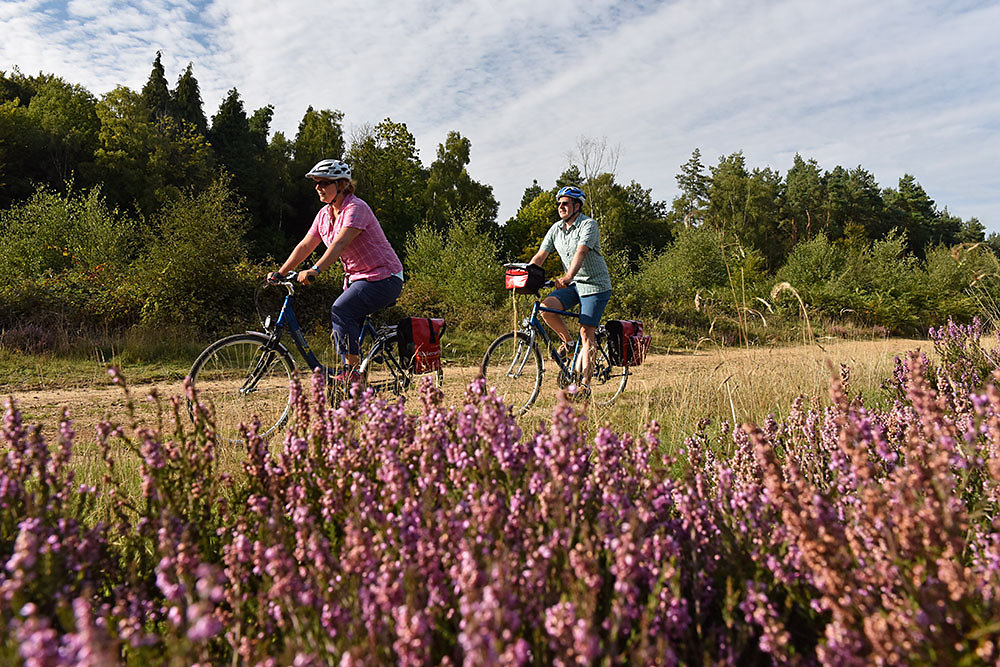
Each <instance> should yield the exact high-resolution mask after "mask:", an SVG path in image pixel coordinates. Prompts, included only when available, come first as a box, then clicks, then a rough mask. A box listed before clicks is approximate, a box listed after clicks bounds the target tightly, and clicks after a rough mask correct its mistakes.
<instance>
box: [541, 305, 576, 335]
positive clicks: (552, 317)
mask: <svg viewBox="0 0 1000 667" xmlns="http://www.w3.org/2000/svg"><path fill="white" fill-rule="evenodd" d="M542 305H543V306H545V307H546V308H555V309H556V310H565V308H563V305H562V301H560V300H559V299H557V298H555V297H554V296H547V297H545V300H544V301H542ZM541 316H542V321H544V322H545V323H546V324H548V325H549V326H550V327H552V330H553V331H555V332H556V335H557V336H559V340H561V341H562V342H564V343H568V342H570V341H571V340H572V337H571V336H570V335H569V329H567V328H566V323H565V322H563V319H562V317H560V316H559V315H556V314H555V313H541Z"/></svg>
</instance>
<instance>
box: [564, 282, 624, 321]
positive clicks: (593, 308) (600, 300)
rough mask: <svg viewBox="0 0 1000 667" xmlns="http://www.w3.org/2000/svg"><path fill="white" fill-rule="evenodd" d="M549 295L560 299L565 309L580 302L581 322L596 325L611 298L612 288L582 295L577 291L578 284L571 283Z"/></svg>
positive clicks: (569, 308)
mask: <svg viewBox="0 0 1000 667" xmlns="http://www.w3.org/2000/svg"><path fill="white" fill-rule="evenodd" d="M549 296H554V297H555V298H557V299H559V303H561V304H562V309H563V310H572V309H573V308H574V307H575V306H576V305H577V304H580V324H586V325H587V326H590V327H596V326H597V325H598V324H600V323H601V317H602V316H603V315H604V309H605V308H607V306H608V301H610V300H611V290H605V291H604V292H598V293H597V294H588V295H587V296H585V297H581V296H580V295H579V293H577V291H576V285H570V286H569V287H563V288H562V289H557V290H554V291H552V292H550V293H549Z"/></svg>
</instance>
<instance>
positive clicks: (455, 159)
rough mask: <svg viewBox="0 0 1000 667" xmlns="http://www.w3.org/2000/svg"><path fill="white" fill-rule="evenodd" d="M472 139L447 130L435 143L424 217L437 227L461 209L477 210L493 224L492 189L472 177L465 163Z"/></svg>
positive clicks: (468, 155) (442, 225) (445, 222)
mask: <svg viewBox="0 0 1000 667" xmlns="http://www.w3.org/2000/svg"><path fill="white" fill-rule="evenodd" d="M471 151H472V142H471V141H469V140H468V139H466V138H465V137H463V136H462V135H461V134H459V133H458V132H455V131H452V132H449V133H448V137H447V139H445V142H444V143H443V144H439V145H438V150H437V159H436V160H434V162H432V163H431V167H430V170H429V171H428V173H427V190H426V193H425V197H426V209H427V213H426V220H427V221H428V222H430V224H431V225H433V226H435V227H437V228H438V229H442V228H444V226H445V225H446V224H447V221H448V220H449V219H450V218H452V217H455V216H456V214H458V212H459V211H461V210H472V209H475V210H477V211H479V214H480V216H481V217H482V218H484V219H486V220H488V221H489V222H490V223H493V222H494V221H495V220H496V216H497V210H498V209H499V208H500V205H499V204H498V203H497V200H496V199H495V198H494V197H493V188H492V187H490V186H488V185H483V184H482V183H479V182H477V181H474V180H472V177H471V176H469V172H468V171H467V170H466V166H467V165H468V164H469V159H470V155H471Z"/></svg>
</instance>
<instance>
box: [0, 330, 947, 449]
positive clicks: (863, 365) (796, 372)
mask: <svg viewBox="0 0 1000 667" xmlns="http://www.w3.org/2000/svg"><path fill="white" fill-rule="evenodd" d="M929 347H930V345H929V343H928V342H927V341H917V340H906V339H887V340H882V339H880V340H870V341H819V342H818V343H816V344H811V345H799V346H793V347H780V348H750V349H740V348H726V349H703V350H698V351H695V352H693V353H690V352H689V353H679V354H650V355H649V357H648V358H647V360H646V363H644V364H643V365H642V366H641V367H639V368H636V369H635V370H634V375H633V376H632V378H631V380H630V382H629V386H628V389H627V390H626V396H628V395H629V394H632V395H636V394H641V395H642V396H645V397H647V398H646V401H645V408H644V412H645V413H646V414H644V417H652V418H659V416H658V415H656V414H648V413H649V409H650V408H649V406H650V405H651V404H652V405H653V406H654V410H655V406H657V405H659V404H661V403H663V402H664V401H666V400H669V401H672V402H674V403H676V402H677V400H678V398H677V397H680V396H684V397H688V399H689V400H692V401H701V402H702V403H710V402H712V401H715V400H718V402H719V403H720V404H721V405H725V406H731V407H732V409H734V410H736V409H737V408H738V407H739V404H740V400H741V395H740V392H741V391H742V392H743V394H742V395H743V397H746V395H747V393H748V387H750V386H751V385H752V386H753V387H754V392H755V393H756V394H759V393H762V392H764V393H766V392H767V391H769V390H771V389H774V390H775V391H777V390H779V389H782V388H785V389H789V388H791V389H794V390H795V391H796V392H797V393H806V394H808V393H810V392H812V391H817V392H823V391H824V386H826V385H828V383H829V377H830V371H829V368H830V364H833V365H834V367H837V366H838V365H839V364H845V365H847V366H849V367H851V368H852V369H861V370H860V371H859V372H862V373H868V374H871V375H873V377H874V379H875V380H876V382H877V381H878V379H879V378H885V377H888V375H889V374H890V373H891V368H892V360H893V357H894V356H895V355H897V354H902V353H904V352H906V351H908V350H914V349H917V348H922V349H927V348H929ZM123 370H124V373H125V376H126V377H127V375H128V369H127V368H126V369H123ZM477 370H478V369H477V368H476V367H472V366H469V367H456V366H446V368H445V386H444V389H445V394H446V396H447V400H451V401H455V402H459V401H461V400H462V396H463V394H464V391H465V387H466V386H467V384H468V383H469V382H470V381H471V380H472V379H473V378H474V377H475V376H476V373H477ZM552 376H553V373H552V372H551V371H549V372H547V373H546V379H545V384H544V385H543V388H542V392H543V394H542V400H540V401H539V407H538V408H536V411H541V412H547V411H548V409H550V408H549V406H551V396H552V395H554V394H555V392H556V388H555V382H554V380H553V379H552ZM154 388H155V390H156V391H157V392H158V393H159V395H160V396H163V397H168V396H171V395H178V394H181V392H182V387H181V383H180V382H175V383H167V384H163V383H161V384H140V385H135V386H132V387H130V392H131V395H132V397H133V399H134V403H135V405H136V409H137V412H138V414H139V416H140V417H141V418H151V417H152V416H153V415H154V414H155V413H154V405H155V404H154V403H153V402H151V401H148V400H145V398H146V397H147V396H148V395H149V393H150V391H152V390H153V389H154ZM4 393H5V394H6V395H10V394H11V393H12V394H13V396H14V398H15V401H16V403H17V405H18V408H19V409H20V410H21V413H22V415H23V417H24V420H25V421H26V422H28V423H30V424H42V425H43V427H44V430H45V431H46V432H47V433H53V432H54V431H55V428H57V426H58V423H59V420H60V416H61V414H62V411H63V410H64V409H65V410H68V412H69V415H70V418H71V419H72V420H73V422H74V427H75V430H76V431H77V433H78V434H80V435H85V434H86V435H90V434H92V433H93V427H94V425H95V424H96V423H97V422H98V421H99V420H101V419H102V418H110V419H112V420H113V421H117V422H125V423H127V421H128V417H127V411H126V397H125V394H124V392H123V390H122V389H121V388H119V387H115V386H112V385H110V384H107V385H105V386H94V387H90V388H74V389H44V390H32V389H28V390H24V391H19V390H17V389H16V388H15V389H14V390H13V392H11V390H9V389H8V390H6V391H5V392H4ZM659 395H662V396H666V397H668V398H667V399H664V401H657V400H649V397H650V396H659ZM776 395H780V391H777V393H776ZM4 402H6V396H4ZM546 404H548V405H546ZM635 406H636V401H635V400H634V398H633V400H631V401H630V400H620V401H619V402H618V403H616V404H615V405H614V406H612V407H611V408H607V409H608V410H621V411H627V410H636V407H635ZM728 411H729V407H726V409H725V412H728ZM541 412H540V414H541ZM736 416H739V415H736Z"/></svg>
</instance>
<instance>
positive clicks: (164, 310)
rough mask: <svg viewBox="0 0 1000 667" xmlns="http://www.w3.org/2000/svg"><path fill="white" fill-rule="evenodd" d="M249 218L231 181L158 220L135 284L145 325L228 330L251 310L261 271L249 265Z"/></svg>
mask: <svg viewBox="0 0 1000 667" xmlns="http://www.w3.org/2000/svg"><path fill="white" fill-rule="evenodd" d="M244 216H245V212H243V211H242V210H241V209H240V208H239V207H238V205H237V203H236V201H234V199H233V196H232V191H231V189H230V188H229V187H228V183H226V182H225V181H217V182H215V183H213V184H212V185H211V186H209V187H208V189H206V190H204V191H203V192H200V193H196V194H186V195H184V196H182V198H181V199H180V200H179V201H177V202H175V203H173V204H170V205H168V206H167V207H166V208H165V209H164V210H163V212H162V213H161V214H160V215H158V216H156V217H155V218H153V220H152V225H151V226H152V229H151V231H150V240H149V242H148V245H147V246H146V248H145V250H144V252H143V253H142V256H141V257H140V259H139V261H138V262H137V264H136V266H135V269H134V271H133V274H132V277H133V280H134V281H135V282H134V284H133V285H131V289H132V290H133V291H134V292H135V294H137V295H138V298H139V306H140V318H141V321H142V322H143V323H144V324H148V325H155V324H160V323H164V324H167V323H170V324H191V325H197V326H201V327H204V328H206V329H218V328H225V326H226V325H228V324H229V322H227V321H226V320H232V319H233V317H234V312H233V311H234V308H249V304H251V303H252V291H251V289H250V288H251V286H252V285H253V283H254V282H255V280H256V279H257V278H259V273H257V272H254V271H251V270H250V269H249V267H248V265H246V264H245V259H246V246H245V244H244V242H243V232H244V226H245V218H244ZM253 273H257V275H256V276H254V275H252V274H253ZM216 318H219V319H216Z"/></svg>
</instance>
